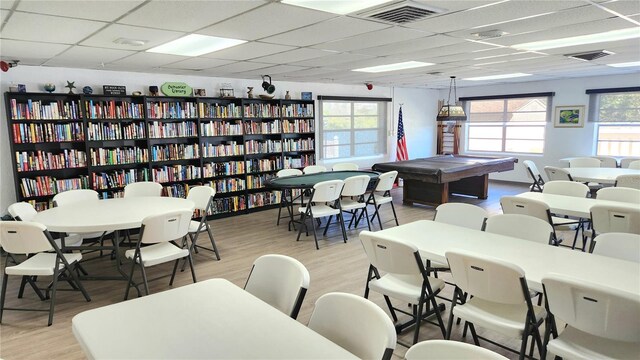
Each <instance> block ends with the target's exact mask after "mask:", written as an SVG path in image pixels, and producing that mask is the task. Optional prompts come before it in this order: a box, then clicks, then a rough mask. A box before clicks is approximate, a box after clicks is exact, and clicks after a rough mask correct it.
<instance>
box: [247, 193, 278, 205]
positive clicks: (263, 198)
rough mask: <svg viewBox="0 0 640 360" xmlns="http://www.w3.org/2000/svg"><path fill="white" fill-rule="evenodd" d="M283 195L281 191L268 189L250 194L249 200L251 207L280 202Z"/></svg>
mask: <svg viewBox="0 0 640 360" xmlns="http://www.w3.org/2000/svg"><path fill="white" fill-rule="evenodd" d="M281 196H282V192H280V191H273V192H272V191H266V192H263V193H257V194H248V195H247V202H248V203H249V209H253V208H257V207H262V206H267V205H274V204H279V203H280V199H281Z"/></svg>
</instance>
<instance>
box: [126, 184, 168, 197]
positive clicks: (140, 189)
mask: <svg viewBox="0 0 640 360" xmlns="http://www.w3.org/2000/svg"><path fill="white" fill-rule="evenodd" d="M161 195H162V185H160V184H158V183H157V182H153V181H140V182H134V183H131V184H127V185H126V186H125V187H124V197H125V198H127V197H141V196H156V197H157V196H161Z"/></svg>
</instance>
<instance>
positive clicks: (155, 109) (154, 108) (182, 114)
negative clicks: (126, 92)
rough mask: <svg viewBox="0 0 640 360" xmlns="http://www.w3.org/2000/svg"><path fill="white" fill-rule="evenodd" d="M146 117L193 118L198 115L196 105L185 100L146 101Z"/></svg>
mask: <svg viewBox="0 0 640 360" xmlns="http://www.w3.org/2000/svg"><path fill="white" fill-rule="evenodd" d="M147 117H148V118H151V119H194V118H197V117H198V106H197V105H196V103H194V102H187V101H172V102H166V101H157V102H155V101H154V102H147Z"/></svg>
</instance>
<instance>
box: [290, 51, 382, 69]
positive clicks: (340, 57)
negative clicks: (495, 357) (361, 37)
mask: <svg viewBox="0 0 640 360" xmlns="http://www.w3.org/2000/svg"><path fill="white" fill-rule="evenodd" d="M372 58H373V57H372V56H369V55H360V54H349V53H339V54H330V55H326V56H323V57H319V58H315V59H310V60H304V61H298V62H295V63H292V65H300V66H332V65H336V64H342V63H347V62H356V61H360V60H364V59H372Z"/></svg>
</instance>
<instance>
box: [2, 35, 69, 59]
mask: <svg viewBox="0 0 640 360" xmlns="http://www.w3.org/2000/svg"><path fill="white" fill-rule="evenodd" d="M69 47H71V45H64V44H51V43H41V42H30V41H18V40H6V39H0V49H2V56H3V57H10V58H15V59H22V58H32V59H48V58H51V57H54V56H56V55H58V54H60V53H61V52H63V51H65V50H66V49H68V48H69Z"/></svg>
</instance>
